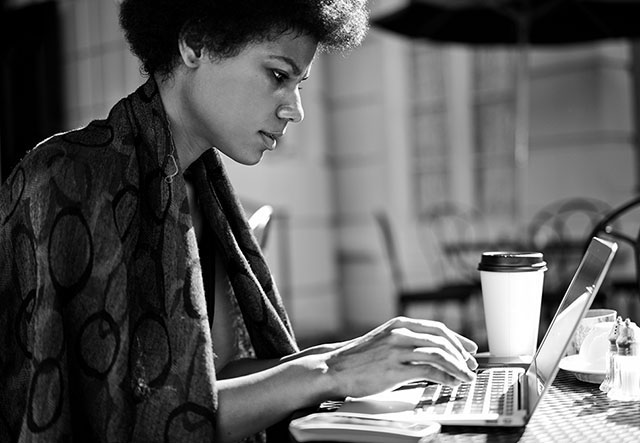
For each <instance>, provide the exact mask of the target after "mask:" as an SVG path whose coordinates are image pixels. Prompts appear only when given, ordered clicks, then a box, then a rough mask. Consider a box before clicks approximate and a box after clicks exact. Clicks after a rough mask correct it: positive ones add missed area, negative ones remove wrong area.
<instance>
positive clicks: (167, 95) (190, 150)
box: [155, 74, 209, 172]
mask: <svg viewBox="0 0 640 443" xmlns="http://www.w3.org/2000/svg"><path fill="white" fill-rule="evenodd" d="M178 75H179V74H176V76H175V77H172V78H169V79H164V80H163V79H161V78H159V77H158V76H156V77H155V79H156V82H157V84H158V89H159V91H160V97H161V99H162V104H163V106H164V109H165V112H166V114H167V119H168V121H169V127H170V130H171V136H172V138H173V143H174V145H175V148H176V157H177V158H178V163H179V167H180V171H181V172H184V171H185V170H187V169H188V168H189V166H191V164H192V163H193V162H194V161H196V160H197V159H198V158H199V157H200V156H201V155H202V154H203V153H204V152H205V151H206V150H207V149H209V147H208V146H204V144H203V143H202V142H201V141H198V139H197V138H196V137H195V136H193V134H192V133H191V132H190V131H189V129H188V124H187V123H186V121H185V119H184V115H185V112H184V111H183V101H182V93H181V88H180V81H179V79H178V78H177V76H178Z"/></svg>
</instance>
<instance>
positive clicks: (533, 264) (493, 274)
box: [478, 251, 547, 357]
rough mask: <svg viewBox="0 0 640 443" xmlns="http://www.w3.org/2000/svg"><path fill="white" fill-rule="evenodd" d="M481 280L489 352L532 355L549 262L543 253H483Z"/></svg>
mask: <svg viewBox="0 0 640 443" xmlns="http://www.w3.org/2000/svg"><path fill="white" fill-rule="evenodd" d="M478 269H479V270H480V283H481V286H482V300H483V303H484V315H485V322H486V326H487V339H488V341H489V353H490V354H491V355H492V356H495V357H517V356H529V355H533V354H534V353H535V350H536V346H537V342H538V327H539V324H540V306H541V304H542V286H543V283H544V272H545V271H546V270H547V266H546V262H545V261H544V260H543V256H542V253H540V252H505V251H498V252H484V253H483V254H482V258H481V261H480V264H479V265H478Z"/></svg>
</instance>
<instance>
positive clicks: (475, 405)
mask: <svg viewBox="0 0 640 443" xmlns="http://www.w3.org/2000/svg"><path fill="white" fill-rule="evenodd" d="M616 250H617V244H616V243H612V242H608V241H606V240H602V239H600V238H597V237H594V238H593V239H592V240H591V242H590V244H589V247H588V248H587V251H586V252H585V254H584V256H583V257H582V260H581V262H580V265H579V266H578V269H577V270H576V273H575V274H574V276H573V279H572V280H571V283H570V284H569V287H568V288H567V290H566V292H565V295H564V297H563V299H562V301H561V303H560V306H559V307H558V310H557V311H556V313H555V315H554V318H553V320H552V321H551V324H550V325H549V328H548V329H547V331H546V334H545V336H544V338H543V340H542V342H541V344H540V346H539V348H538V350H537V352H536V353H535V355H534V356H533V358H532V359H531V360H530V363H529V364H528V365H527V364H525V365H515V366H511V365H508V366H502V367H501V366H496V365H491V367H480V369H479V370H478V372H477V375H476V379H475V380H474V381H472V382H471V383H464V384H462V385H460V386H457V387H449V386H444V385H439V384H433V383H427V382H417V383H410V384H408V385H406V386H402V387H400V388H399V389H395V390H393V391H386V392H383V393H380V394H375V395H371V396H368V397H361V398H348V399H347V400H346V401H345V402H344V403H343V404H342V406H340V407H339V408H338V409H337V410H336V411H335V412H333V413H330V414H338V415H340V414H348V415H350V416H362V417H369V418H372V417H375V418H379V419H382V420H389V421H390V422H396V421H403V422H411V423H430V422H434V421H435V422H438V423H440V424H442V425H464V426H507V427H520V426H524V425H526V424H527V422H528V421H529V419H530V417H531V415H532V414H533V412H534V411H535V409H536V407H537V406H538V404H539V403H540V400H541V399H542V397H543V396H544V395H545V393H546V392H547V390H548V389H549V387H550V386H551V383H553V380H554V379H555V377H556V374H557V373H558V368H559V364H560V360H561V359H562V357H564V356H565V351H566V348H567V346H568V344H569V342H570V340H571V338H572V336H573V334H574V333H575V330H576V328H577V326H578V323H579V322H580V320H581V319H582V318H583V317H584V315H585V313H586V312H587V310H588V309H589V307H590V306H591V303H592V302H593V299H594V298H595V296H596V294H597V292H598V290H599V289H600V286H601V284H602V281H603V280H604V278H605V276H606V273H607V271H608V269H609V266H610V265H611V261H612V260H613V257H614V255H615V253H616Z"/></svg>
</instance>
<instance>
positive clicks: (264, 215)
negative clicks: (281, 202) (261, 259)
mask: <svg viewBox="0 0 640 443" xmlns="http://www.w3.org/2000/svg"><path fill="white" fill-rule="evenodd" d="M272 216H273V207H272V206H269V205H263V206H260V207H259V208H258V209H256V210H255V211H254V212H253V214H251V216H250V217H249V226H250V227H251V230H252V231H253V235H255V237H256V240H258V244H259V245H260V249H262V250H264V249H265V248H266V246H267V240H268V238H269V227H270V226H271V219H272Z"/></svg>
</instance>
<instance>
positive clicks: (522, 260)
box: [478, 251, 547, 272]
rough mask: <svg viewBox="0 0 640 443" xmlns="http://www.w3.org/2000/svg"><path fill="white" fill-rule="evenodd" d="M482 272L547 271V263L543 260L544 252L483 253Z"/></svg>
mask: <svg viewBox="0 0 640 443" xmlns="http://www.w3.org/2000/svg"><path fill="white" fill-rule="evenodd" d="M478 269H479V270H480V271H490V272H531V271H546V270H547V262H545V261H544V260H543V257H542V252H509V251H491V252H483V253H482V258H481V260H480V263H479V264H478Z"/></svg>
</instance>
